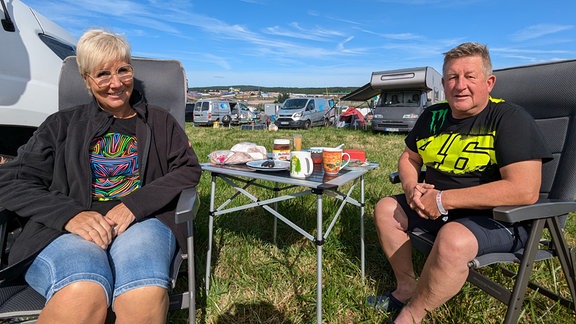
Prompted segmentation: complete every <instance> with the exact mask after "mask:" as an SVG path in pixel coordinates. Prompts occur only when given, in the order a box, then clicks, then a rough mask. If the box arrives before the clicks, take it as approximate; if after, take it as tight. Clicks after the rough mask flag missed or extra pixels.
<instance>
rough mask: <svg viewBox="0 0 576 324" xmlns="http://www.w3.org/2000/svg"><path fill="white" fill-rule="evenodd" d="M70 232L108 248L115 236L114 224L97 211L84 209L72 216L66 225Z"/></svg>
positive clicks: (65, 227)
mask: <svg viewBox="0 0 576 324" xmlns="http://www.w3.org/2000/svg"><path fill="white" fill-rule="evenodd" d="M64 229H65V230H67V231H68V232H70V233H73V234H77V235H79V236H80V237H82V238H83V239H85V240H87V241H90V242H94V243H95V244H96V245H98V246H99V247H101V248H102V249H104V250H106V249H107V248H108V245H110V243H111V242H112V239H113V238H114V233H113V226H112V224H110V223H109V222H108V221H106V220H105V219H104V217H103V216H102V215H101V214H100V213H98V212H95V211H83V212H80V213H79V214H77V215H76V216H74V217H72V219H70V220H69V221H68V223H66V225H65V226H64Z"/></svg>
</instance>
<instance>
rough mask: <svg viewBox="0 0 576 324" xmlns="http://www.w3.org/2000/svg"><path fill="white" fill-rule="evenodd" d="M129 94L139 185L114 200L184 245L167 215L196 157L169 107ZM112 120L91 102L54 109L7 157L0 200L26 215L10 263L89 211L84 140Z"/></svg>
mask: <svg viewBox="0 0 576 324" xmlns="http://www.w3.org/2000/svg"><path fill="white" fill-rule="evenodd" d="M130 99H131V100H130V101H131V103H132V106H133V108H134V109H135V110H136V112H137V116H138V120H137V123H136V136H137V138H138V159H139V161H141V162H140V166H139V167H140V179H141V188H139V189H137V190H135V191H133V192H132V193H131V194H129V195H128V196H126V197H123V198H122V199H121V200H122V202H124V204H125V205H126V206H127V207H128V208H129V209H130V211H132V213H133V214H134V215H135V216H136V221H138V220H142V219H145V218H148V217H156V218H158V219H160V220H161V221H162V222H163V223H164V224H166V225H167V226H169V227H170V229H171V230H172V232H173V233H174V235H175V236H176V239H177V241H178V244H179V247H180V248H181V249H182V250H184V251H185V250H186V224H179V225H176V224H175V222H174V214H175V209H176V204H177V201H178V197H179V195H180V192H181V191H182V190H183V189H185V188H190V187H194V186H196V185H197V184H198V182H199V180H200V175H201V168H200V165H199V163H198V158H197V157H196V154H195V153H194V150H193V149H192V148H191V147H190V145H189V141H188V137H187V136H186V133H185V132H184V130H182V128H181V127H180V126H179V125H178V123H177V121H176V120H175V119H174V117H173V116H172V115H170V113H169V112H168V111H166V110H165V109H162V108H160V107H155V106H153V105H148V104H146V103H145V102H144V100H143V99H142V97H141V96H140V94H139V93H138V92H137V91H134V93H133V95H132V97H131V98H130ZM113 118H114V117H113V116H112V114H110V113H108V112H105V111H103V110H101V109H100V108H99V107H98V105H97V103H96V101H93V102H92V103H90V104H86V105H81V106H77V107H74V108H71V109H69V110H63V111H59V112H57V113H54V114H52V115H51V116H49V117H48V118H47V119H46V121H44V123H42V125H40V127H39V128H38V129H37V130H36V132H35V133H34V135H33V136H32V138H31V139H30V140H29V141H28V143H27V144H25V145H24V146H22V147H21V148H20V149H19V150H18V156H17V157H16V159H15V160H14V161H11V162H8V163H6V164H4V165H1V166H0V206H1V207H4V208H5V209H7V210H11V211H13V212H16V213H17V214H18V215H19V216H21V217H25V218H28V221H27V223H26V225H25V226H24V229H23V230H22V233H21V234H20V235H19V236H18V238H17V240H16V241H15V243H14V245H13V246H12V248H11V252H10V255H9V264H10V265H11V268H19V269H22V268H21V266H23V267H24V268H25V267H26V266H27V264H29V263H30V262H31V260H33V257H34V256H35V255H37V254H38V253H39V252H40V251H41V250H42V249H43V248H44V247H45V246H46V245H48V244H49V243H50V242H51V241H52V240H54V239H55V238H57V237H58V236H59V235H61V234H64V233H66V231H65V230H64V226H65V225H66V223H67V222H68V221H69V220H70V219H71V218H72V217H74V216H75V215H77V214H78V213H80V212H81V211H85V210H90V209H91V208H90V207H91V204H92V196H91V183H92V174H91V170H90V159H89V146H90V142H91V141H92V139H93V138H95V137H96V136H100V135H103V133H104V132H105V131H106V130H107V129H108V127H109V126H110V123H111V122H112V119H113ZM23 262H24V263H23ZM17 263H18V265H16V264H17Z"/></svg>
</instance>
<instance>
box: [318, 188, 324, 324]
mask: <svg viewBox="0 0 576 324" xmlns="http://www.w3.org/2000/svg"><path fill="white" fill-rule="evenodd" d="M316 196H317V203H316V204H317V206H316V211H317V212H316V323H318V324H321V323H322V245H323V244H324V234H323V233H322V193H319V194H317V195H316Z"/></svg>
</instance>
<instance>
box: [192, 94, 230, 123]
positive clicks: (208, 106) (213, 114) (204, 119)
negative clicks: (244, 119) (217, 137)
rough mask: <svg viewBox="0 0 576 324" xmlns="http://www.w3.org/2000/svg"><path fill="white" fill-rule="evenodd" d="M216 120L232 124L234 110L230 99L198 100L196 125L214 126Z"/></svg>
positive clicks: (195, 112) (195, 107)
mask: <svg viewBox="0 0 576 324" xmlns="http://www.w3.org/2000/svg"><path fill="white" fill-rule="evenodd" d="M214 122H218V123H221V124H230V123H231V122H232V111H231V108H230V102H229V101H228V100H220V99H207V100H198V101H196V103H195V104H194V125H199V126H212V125H214Z"/></svg>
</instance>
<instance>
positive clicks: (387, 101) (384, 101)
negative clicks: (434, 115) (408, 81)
mask: <svg viewBox="0 0 576 324" xmlns="http://www.w3.org/2000/svg"><path fill="white" fill-rule="evenodd" d="M420 105H421V103H420V92H418V91H398V92H387V93H383V94H382V96H381V98H380V104H379V105H378V106H380V107H419V106H420Z"/></svg>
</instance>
